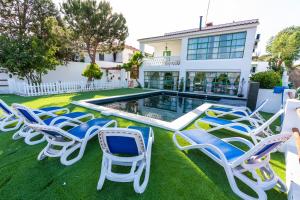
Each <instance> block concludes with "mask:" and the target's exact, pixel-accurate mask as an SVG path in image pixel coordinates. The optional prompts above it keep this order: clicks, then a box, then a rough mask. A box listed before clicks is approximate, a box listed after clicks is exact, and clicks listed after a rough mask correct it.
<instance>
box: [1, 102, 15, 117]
mask: <svg viewBox="0 0 300 200" xmlns="http://www.w3.org/2000/svg"><path fill="white" fill-rule="evenodd" d="M0 108H1V109H2V110H3V111H4V112H5V113H6V114H8V115H10V114H12V112H11V111H10V110H9V109H7V108H6V106H5V105H3V104H2V103H1V102H0Z"/></svg>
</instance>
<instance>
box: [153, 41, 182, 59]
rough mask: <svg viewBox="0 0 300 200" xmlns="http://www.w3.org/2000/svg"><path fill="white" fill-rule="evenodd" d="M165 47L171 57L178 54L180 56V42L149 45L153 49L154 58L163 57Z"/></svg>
mask: <svg viewBox="0 0 300 200" xmlns="http://www.w3.org/2000/svg"><path fill="white" fill-rule="evenodd" d="M166 45H167V47H168V50H169V51H171V56H180V54H181V41H180V40H174V41H166V42H160V43H153V44H151V46H152V47H154V56H155V57H161V56H163V52H164V51H165V50H166Z"/></svg>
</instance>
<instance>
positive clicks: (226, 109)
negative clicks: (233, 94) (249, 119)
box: [210, 107, 251, 116]
mask: <svg viewBox="0 0 300 200" xmlns="http://www.w3.org/2000/svg"><path fill="white" fill-rule="evenodd" d="M210 110H213V111H220V112H230V111H232V109H231V108H225V107H211V108H210ZM246 112H247V113H248V114H249V115H250V114H251V113H250V112H248V111H247V110H246ZM233 113H234V114H237V115H240V116H245V113H243V112H240V111H236V112H233Z"/></svg>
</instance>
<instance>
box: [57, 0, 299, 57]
mask: <svg viewBox="0 0 300 200" xmlns="http://www.w3.org/2000/svg"><path fill="white" fill-rule="evenodd" d="M55 1H56V2H57V3H59V2H62V0H55ZM109 1H110V2H111V5H112V7H113V9H114V11H116V12H121V13H123V15H124V16H125V17H126V19H127V24H128V27H129V37H128V38H127V43H128V44H130V45H133V46H135V47H138V42H137V41H136V40H137V39H139V38H143V37H149V36H156V35H161V34H164V33H165V32H172V31H177V30H183V29H189V28H195V27H198V24H199V16H200V15H204V16H205V15H206V10H207V4H208V0H184V1H183V0H109ZM299 8H300V0H285V1H283V0H211V4H210V10H209V14H208V19H207V20H208V22H213V23H214V24H220V23H228V22H232V21H240V20H247V19H256V18H258V19H259V20H260V25H259V26H258V33H260V34H261V42H260V44H259V46H258V51H259V52H260V53H261V54H264V53H265V45H266V43H267V41H268V40H269V38H270V37H271V36H272V35H275V34H276V33H277V32H278V31H280V30H282V29H283V28H285V27H288V26H292V25H295V26H300V11H299Z"/></svg>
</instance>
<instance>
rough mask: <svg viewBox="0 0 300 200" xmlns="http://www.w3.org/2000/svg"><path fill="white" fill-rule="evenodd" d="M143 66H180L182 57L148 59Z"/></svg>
mask: <svg viewBox="0 0 300 200" xmlns="http://www.w3.org/2000/svg"><path fill="white" fill-rule="evenodd" d="M143 64H144V66H164V65H167V66H171V65H172V66H173V65H180V56H163V57H153V58H147V59H146V60H145V61H144V63H143Z"/></svg>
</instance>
